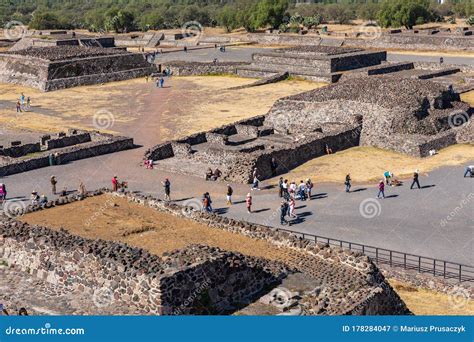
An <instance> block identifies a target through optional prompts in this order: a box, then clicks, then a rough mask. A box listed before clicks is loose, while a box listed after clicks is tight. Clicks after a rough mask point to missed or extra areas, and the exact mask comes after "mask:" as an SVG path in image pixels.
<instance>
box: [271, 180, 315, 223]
mask: <svg viewBox="0 0 474 342" xmlns="http://www.w3.org/2000/svg"><path fill="white" fill-rule="evenodd" d="M313 187H314V184H313V182H312V181H311V179H309V178H308V179H306V181H303V180H301V181H300V183H299V184H298V185H296V182H295V181H292V182H291V183H289V184H288V179H283V177H280V180H279V181H278V196H279V197H280V198H282V200H281V203H280V223H281V224H282V225H286V224H288V223H289V221H288V220H287V219H286V217H287V216H288V217H289V218H290V219H297V218H298V216H297V215H296V212H295V210H296V200H297V199H299V200H300V201H306V200H311V192H312V190H313Z"/></svg>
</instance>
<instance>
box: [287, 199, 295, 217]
mask: <svg viewBox="0 0 474 342" xmlns="http://www.w3.org/2000/svg"><path fill="white" fill-rule="evenodd" d="M289 206H290V210H289V216H290V218H296V214H295V206H296V202H295V197H294V196H291V197H290V203H289Z"/></svg>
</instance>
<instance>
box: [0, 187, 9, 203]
mask: <svg viewBox="0 0 474 342" xmlns="http://www.w3.org/2000/svg"><path fill="white" fill-rule="evenodd" d="M6 199H7V187H6V186H5V184H4V183H0V203H3V201H5V200H6Z"/></svg>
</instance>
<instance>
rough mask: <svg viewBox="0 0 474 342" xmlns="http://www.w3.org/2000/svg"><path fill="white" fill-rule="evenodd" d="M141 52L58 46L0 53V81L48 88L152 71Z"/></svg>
mask: <svg viewBox="0 0 474 342" xmlns="http://www.w3.org/2000/svg"><path fill="white" fill-rule="evenodd" d="M155 71H156V67H155V66H154V65H152V64H150V63H148V62H147V61H146V59H145V58H144V56H143V55H141V54H136V53H130V52H127V51H124V50H119V49H112V48H103V47H84V46H75V45H60V46H51V47H28V48H26V49H22V50H15V51H9V52H6V53H0V82H4V83H13V84H21V85H25V86H29V87H34V88H38V89H40V90H42V91H52V90H57V89H63V88H70V87H76V86H81V85H90V84H101V83H106V82H112V81H119V80H126V79H131V78H136V77H141V76H145V75H149V74H152V73H153V72H155Z"/></svg>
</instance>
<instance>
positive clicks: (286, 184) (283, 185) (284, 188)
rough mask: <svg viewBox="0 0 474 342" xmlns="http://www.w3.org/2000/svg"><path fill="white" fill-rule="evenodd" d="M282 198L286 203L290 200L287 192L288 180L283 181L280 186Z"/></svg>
mask: <svg viewBox="0 0 474 342" xmlns="http://www.w3.org/2000/svg"><path fill="white" fill-rule="evenodd" d="M282 188H283V198H284V199H285V200H286V201H288V200H289V199H290V192H289V191H288V179H285V180H284V181H283V184H282Z"/></svg>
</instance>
